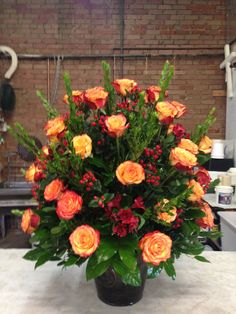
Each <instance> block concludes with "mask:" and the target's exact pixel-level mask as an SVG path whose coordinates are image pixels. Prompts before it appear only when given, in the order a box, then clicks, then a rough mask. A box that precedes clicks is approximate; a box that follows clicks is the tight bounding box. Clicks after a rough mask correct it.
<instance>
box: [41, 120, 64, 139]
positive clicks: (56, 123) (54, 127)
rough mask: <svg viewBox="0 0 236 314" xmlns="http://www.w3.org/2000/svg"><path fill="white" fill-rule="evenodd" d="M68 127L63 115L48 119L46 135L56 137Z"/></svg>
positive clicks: (45, 129)
mask: <svg viewBox="0 0 236 314" xmlns="http://www.w3.org/2000/svg"><path fill="white" fill-rule="evenodd" d="M65 128H66V126H65V124H64V118H63V117H62V116H59V117H56V118H54V119H51V120H48V122H47V124H46V125H45V127H44V131H45V132H46V135H47V136H49V137H55V136H57V135H58V134H59V133H61V132H62V131H64V130H65Z"/></svg>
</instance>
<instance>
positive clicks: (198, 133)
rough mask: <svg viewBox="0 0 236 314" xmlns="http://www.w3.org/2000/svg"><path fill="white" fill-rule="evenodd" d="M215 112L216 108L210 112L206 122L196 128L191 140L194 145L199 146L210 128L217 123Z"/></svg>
mask: <svg viewBox="0 0 236 314" xmlns="http://www.w3.org/2000/svg"><path fill="white" fill-rule="evenodd" d="M215 110H216V109H215V108H212V109H211V110H210V112H209V113H208V115H207V117H206V119H205V120H204V122H203V123H202V124H198V125H197V126H196V127H195V129H194V131H193V132H192V134H191V140H192V141H193V142H194V143H196V144H199V142H200V140H201V138H202V137H203V136H204V135H205V134H206V133H207V131H208V130H209V128H210V127H211V126H212V125H213V124H214V123H215V121H216V118H215V116H214V113H215ZM206 161H207V160H206Z"/></svg>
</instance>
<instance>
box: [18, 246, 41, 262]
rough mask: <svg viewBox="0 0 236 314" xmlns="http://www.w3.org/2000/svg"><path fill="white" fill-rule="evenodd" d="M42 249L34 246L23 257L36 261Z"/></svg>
mask: <svg viewBox="0 0 236 314" xmlns="http://www.w3.org/2000/svg"><path fill="white" fill-rule="evenodd" d="M44 252H45V251H44V250H42V249H41V248H36V249H34V250H31V251H29V252H27V253H26V254H25V255H24V256H23V258H24V259H27V260H29V261H36V260H37V259H38V258H39V257H40V256H41V255H43V254H44Z"/></svg>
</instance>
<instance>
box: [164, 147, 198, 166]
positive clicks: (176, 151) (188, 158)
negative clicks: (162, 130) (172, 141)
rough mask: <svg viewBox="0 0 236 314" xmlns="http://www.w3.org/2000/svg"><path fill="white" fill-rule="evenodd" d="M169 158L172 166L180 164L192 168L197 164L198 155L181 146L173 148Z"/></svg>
mask: <svg viewBox="0 0 236 314" xmlns="http://www.w3.org/2000/svg"><path fill="white" fill-rule="evenodd" d="M169 159H170V162H171V165H172V166H175V165H177V164H180V165H181V166H184V167H189V168H192V167H194V166H196V164H197V158H196V156H195V155H193V154H192V153H190V152H189V151H187V150H186V149H183V148H180V147H175V148H172V149H171V152H170V157H169Z"/></svg>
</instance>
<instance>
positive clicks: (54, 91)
mask: <svg viewBox="0 0 236 314" xmlns="http://www.w3.org/2000/svg"><path fill="white" fill-rule="evenodd" d="M62 61H63V56H62V57H61V56H57V59H56V72H55V77H54V82H53V88H52V95H51V99H50V103H51V105H54V103H55V102H56V100H57V92H58V86H59V81H60V72H61V62H62Z"/></svg>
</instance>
